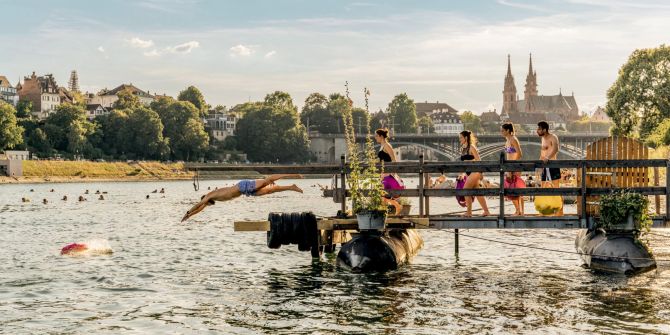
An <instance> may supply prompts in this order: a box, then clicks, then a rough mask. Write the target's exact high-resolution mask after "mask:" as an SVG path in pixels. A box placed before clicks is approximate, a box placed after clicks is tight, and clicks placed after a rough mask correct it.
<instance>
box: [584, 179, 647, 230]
mask: <svg viewBox="0 0 670 335" xmlns="http://www.w3.org/2000/svg"><path fill="white" fill-rule="evenodd" d="M648 206H649V199H648V198H647V197H646V196H644V195H642V194H639V193H634V192H628V191H625V190H622V191H613V192H612V193H610V194H606V195H603V196H601V197H600V217H599V218H598V220H597V221H596V222H597V224H596V228H602V229H604V230H605V231H606V232H610V233H631V232H632V233H634V234H635V235H636V236H639V234H640V232H641V231H645V232H649V228H650V227H651V224H652V222H651V219H650V217H649V214H648V212H647V208H648Z"/></svg>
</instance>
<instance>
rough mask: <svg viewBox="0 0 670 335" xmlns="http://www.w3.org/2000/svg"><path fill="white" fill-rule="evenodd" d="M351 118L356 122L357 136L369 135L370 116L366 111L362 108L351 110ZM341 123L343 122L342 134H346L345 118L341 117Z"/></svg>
mask: <svg viewBox="0 0 670 335" xmlns="http://www.w3.org/2000/svg"><path fill="white" fill-rule="evenodd" d="M343 113H344V111H343ZM351 117H352V119H353V121H354V131H355V132H356V134H367V133H368V125H369V124H370V123H369V119H370V115H369V114H368V112H366V111H365V109H363V108H360V107H354V108H352V109H351ZM339 121H340V122H342V132H343V133H344V118H342V117H340V120H339Z"/></svg>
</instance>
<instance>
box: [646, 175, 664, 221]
mask: <svg viewBox="0 0 670 335" xmlns="http://www.w3.org/2000/svg"><path fill="white" fill-rule="evenodd" d="M660 170H661V169H659V168H658V166H657V167H654V186H658V185H659V183H660V176H659V175H658V174H659V173H661V171H660ZM645 186H646V185H645ZM654 204H655V205H656V215H661V196H660V195H655V196H654Z"/></svg>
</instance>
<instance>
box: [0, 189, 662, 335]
mask: <svg viewBox="0 0 670 335" xmlns="http://www.w3.org/2000/svg"><path fill="white" fill-rule="evenodd" d="M406 181H407V182H408V183H409V184H411V183H413V182H414V183H415V182H416V181H415V180H414V181H413V180H406ZM317 182H320V183H322V184H327V183H328V181H317ZM226 183H228V184H232V182H231V181H224V182H220V181H206V182H203V185H201V190H202V191H200V192H194V191H193V188H192V186H191V185H190V182H149V183H108V184H101V183H99V184H95V183H90V184H63V185H58V192H57V193H56V192H54V193H50V192H49V190H50V189H51V188H52V187H53V186H51V185H29V186H23V185H3V186H0V229H1V230H2V234H0V259H2V260H4V261H3V262H0V315H2V316H1V317H0V329H1V331H0V332H3V333H9V334H14V333H48V332H53V331H54V330H57V332H63V333H87V332H88V333H126V332H128V333H149V334H153V333H203V332H204V333H206V332H212V333H225V334H238V333H239V334H245V333H290V334H295V333H305V334H311V333H315V332H317V333H319V332H320V333H341V334H345V333H385V334H398V333H403V334H405V333H410V334H412V333H414V334H438V333H526V334H536V333H580V334H581V333H622V332H626V333H649V334H664V333H670V328H669V327H670V322H669V321H668V320H670V299H669V298H670V268H669V267H668V263H663V262H661V263H659V268H658V270H656V271H654V272H651V273H648V274H644V275H642V276H639V277H632V278H630V277H619V276H611V275H602V274H594V273H591V272H590V271H588V270H585V269H583V268H581V267H580V264H581V261H580V260H579V258H578V257H577V256H572V255H565V254H553V253H546V252H543V251H539V250H529V249H524V248H520V247H514V246H505V245H492V244H490V243H488V242H485V241H480V240H473V239H468V238H466V237H464V236H463V237H461V239H460V252H459V254H458V255H454V245H453V243H454V240H453V233H452V232H441V231H423V232H422V235H423V238H424V242H425V245H424V248H423V249H422V250H421V251H420V253H419V255H418V256H417V257H416V258H415V259H414V260H413V262H412V264H410V265H408V266H405V267H403V268H401V269H399V270H397V271H392V272H388V273H382V274H379V273H377V274H354V273H349V272H346V271H342V270H339V269H338V268H337V267H336V266H335V263H336V259H335V255H334V254H332V255H324V257H323V258H322V260H321V261H313V260H312V261H310V259H311V257H310V254H309V253H303V252H298V251H297V250H295V249H296V248H295V247H294V246H291V247H286V246H284V247H282V248H281V249H278V250H270V249H268V248H267V247H266V237H265V234H262V233H235V232H233V230H232V222H233V221H234V220H242V219H259V218H265V217H267V213H268V212H271V211H277V212H293V211H297V212H299V211H304V210H305V209H309V210H313V211H314V212H315V213H316V214H317V215H331V214H333V213H335V212H336V211H337V209H338V205H337V204H335V203H333V202H332V201H331V200H330V199H323V198H320V197H319V190H318V188H317V187H310V185H313V184H316V182H315V181H313V180H300V181H297V184H298V185H299V186H301V187H303V188H304V189H305V194H302V195H291V196H290V197H287V196H283V195H278V196H273V195H271V196H267V197H262V198H253V197H250V198H241V199H236V201H231V202H227V203H225V204H221V205H217V206H213V207H211V208H208V210H207V211H204V212H203V213H201V215H199V216H197V217H195V218H194V220H193V222H189V223H187V224H181V223H179V219H180V218H181V215H182V214H183V212H184V211H185V209H187V208H188V207H189V206H191V205H192V204H193V203H194V202H195V201H197V199H199V197H200V196H201V195H202V194H203V193H204V192H206V189H207V187H211V188H212V189H213V188H214V187H216V186H219V187H220V186H223V185H224V184H226ZM163 187H164V188H165V190H166V193H165V194H164V195H165V198H158V197H151V198H150V199H146V198H145V195H146V194H147V193H149V192H151V191H152V190H154V189H161V188H163ZM410 187H412V185H410ZM31 188H33V189H35V192H33V193H31V192H29V190H30V189H31ZM86 189H89V190H91V189H93V190H97V189H100V190H105V191H107V192H108V194H106V195H105V199H106V200H105V201H104V202H102V201H88V202H76V201H68V202H63V201H60V198H62V197H63V195H67V196H68V198H69V199H76V198H77V197H78V196H79V195H82V194H83V192H84V191H85V190H86ZM21 197H30V198H32V199H42V198H46V199H47V200H48V201H49V203H48V204H47V205H43V204H42V203H41V202H38V203H35V202H31V203H22V202H21ZM455 206H458V205H457V204H456V202H455V201H453V199H431V209H433V210H435V211H440V212H448V211H453V210H455V209H457V208H455ZM414 207H416V206H414ZM463 233H466V234H471V235H475V236H481V237H486V238H492V239H498V240H507V241H510V242H515V243H523V244H529V245H535V246H544V245H552V246H553V247H555V248H557V249H561V250H570V251H572V250H574V238H575V231H552V230H542V231H524V230H514V231H493V230H486V231H482V230H471V231H467V230H464V231H463ZM665 234H666V235H670V232H666V233H665ZM92 239H103V240H106V241H108V242H109V246H110V247H111V248H112V249H113V250H114V253H113V254H111V255H106V256H102V257H62V256H60V255H59V253H60V248H62V246H63V245H66V244H67V243H71V242H72V241H88V240H92ZM669 242H670V241H669V240H668V239H667V238H663V237H654V236H651V237H650V244H651V247H652V249H653V250H654V252H655V255H656V257H657V258H660V259H670V243H669Z"/></svg>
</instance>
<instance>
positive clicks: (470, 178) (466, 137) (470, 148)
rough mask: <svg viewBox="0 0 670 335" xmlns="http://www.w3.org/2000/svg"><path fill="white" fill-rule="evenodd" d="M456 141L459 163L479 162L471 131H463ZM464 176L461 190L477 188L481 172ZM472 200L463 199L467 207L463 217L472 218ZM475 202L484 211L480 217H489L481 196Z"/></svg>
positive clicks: (470, 198) (469, 198) (469, 197)
mask: <svg viewBox="0 0 670 335" xmlns="http://www.w3.org/2000/svg"><path fill="white" fill-rule="evenodd" d="M458 139H459V140H460V142H461V161H479V160H481V159H480V158H479V152H478V151H477V147H476V146H475V136H474V135H473V134H472V132H471V131H469V130H463V131H462V132H461V133H460V135H459V136H458ZM465 175H466V176H467V179H466V181H465V185H464V186H463V189H474V188H479V181H480V180H481V179H482V174H481V172H465ZM472 198H473V197H472V196H466V197H465V206H466V207H467V212H466V213H465V216H468V217H470V216H472V201H473V199H472ZM477 201H478V202H479V205H480V206H482V210H484V213H483V214H482V215H483V216H488V215H490V213H489V208H488V206H487V205H486V199H484V197H483V196H481V195H478V196H477Z"/></svg>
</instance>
